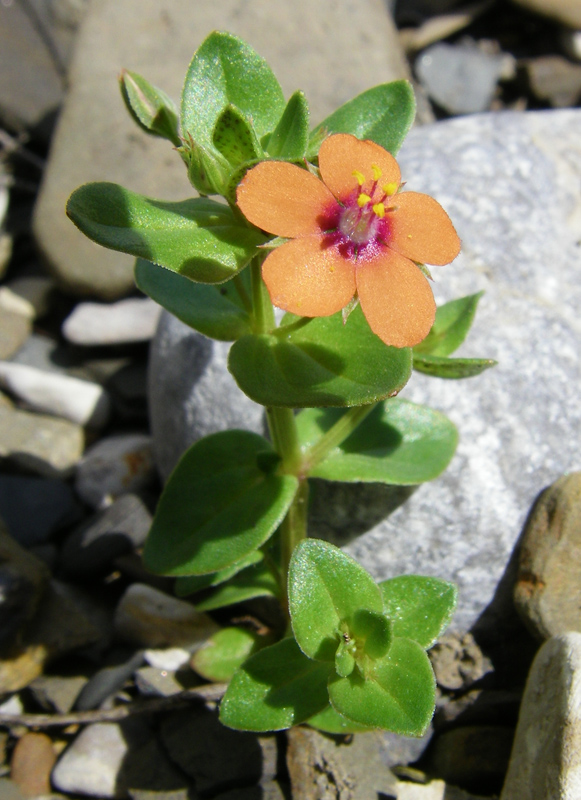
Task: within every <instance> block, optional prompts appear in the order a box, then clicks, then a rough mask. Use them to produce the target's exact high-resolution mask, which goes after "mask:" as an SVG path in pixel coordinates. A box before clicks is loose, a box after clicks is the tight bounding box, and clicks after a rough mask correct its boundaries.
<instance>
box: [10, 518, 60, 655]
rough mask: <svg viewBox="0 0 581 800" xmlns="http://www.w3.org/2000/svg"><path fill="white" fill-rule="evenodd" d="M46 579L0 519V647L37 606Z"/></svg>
mask: <svg viewBox="0 0 581 800" xmlns="http://www.w3.org/2000/svg"><path fill="white" fill-rule="evenodd" d="M48 579H49V571H48V569H47V568H46V567H45V565H44V564H43V563H42V562H41V561H39V560H38V559H37V558H35V557H34V556H33V555H31V554H30V553H28V552H27V551H26V550H25V549H24V548H23V547H20V545H19V544H18V542H16V541H15V540H14V539H13V538H12V537H11V536H9V535H8V532H7V531H6V529H5V528H4V525H3V524H2V521H1V520H0V644H1V645H2V646H5V645H6V643H7V642H9V641H10V640H11V639H12V638H13V637H14V636H15V634H16V633H17V632H18V631H19V630H20V629H21V628H22V626H23V625H24V624H25V623H26V622H27V621H28V620H30V619H31V618H32V617H33V616H34V614H35V612H36V609H37V607H38V604H39V602H40V599H41V597H42V595H43V592H44V590H45V587H46V584H47V582H48Z"/></svg>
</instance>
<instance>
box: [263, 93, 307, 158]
mask: <svg viewBox="0 0 581 800" xmlns="http://www.w3.org/2000/svg"><path fill="white" fill-rule="evenodd" d="M308 144H309V104H308V103H307V98H306V97H305V95H304V93H303V92H301V91H298V92H295V93H294V94H293V95H292V97H291V98H290V99H289V101H288V103H287V104H286V108H285V110H284V114H283V115H282V117H281V118H280V122H279V123H278V125H277V126H276V128H275V129H274V131H273V133H272V134H271V136H270V137H269V139H268V144H267V146H266V149H267V151H268V153H269V155H271V156H272V157H273V158H284V159H287V160H288V161H301V160H302V159H303V158H304V157H305V156H306V154H307V146H308Z"/></svg>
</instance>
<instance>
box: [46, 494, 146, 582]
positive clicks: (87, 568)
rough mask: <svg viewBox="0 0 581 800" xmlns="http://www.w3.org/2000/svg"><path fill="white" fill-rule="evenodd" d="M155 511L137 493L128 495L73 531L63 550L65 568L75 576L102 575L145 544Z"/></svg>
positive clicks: (62, 558) (69, 573)
mask: <svg viewBox="0 0 581 800" xmlns="http://www.w3.org/2000/svg"><path fill="white" fill-rule="evenodd" d="M150 527H151V514H150V513H149V511H148V510H147V508H146V507H145V505H144V504H143V502H142V501H141V499H140V498H139V497H137V495H134V494H125V495H122V496H121V497H119V498H118V499H117V500H115V501H114V502H113V504H112V505H111V506H109V508H107V509H105V510H104V511H102V512H100V513H99V514H97V516H96V517H93V518H91V519H89V520H88V521H87V522H86V523H85V524H84V525H83V526H82V527H81V528H80V529H78V530H76V531H74V532H73V533H71V534H70V535H69V536H68V537H67V539H66V540H65V542H64V544H63V548H62V550H61V556H60V559H61V562H60V563H61V568H62V570H63V572H64V573H65V574H67V575H70V576H71V577H80V576H83V575H98V574H99V573H101V572H103V571H104V570H106V569H109V568H110V566H111V564H112V562H113V560H114V559H115V558H116V557H117V556H120V555H122V554H124V553H128V552H130V551H131V550H134V549H135V548H138V547H141V546H142V545H143V544H144V542H145V539H146V537H147V534H148V532H149V529H150Z"/></svg>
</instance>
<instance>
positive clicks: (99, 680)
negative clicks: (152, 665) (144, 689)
mask: <svg viewBox="0 0 581 800" xmlns="http://www.w3.org/2000/svg"><path fill="white" fill-rule="evenodd" d="M142 664H143V653H142V652H141V651H138V652H137V653H134V654H133V655H132V656H131V657H130V658H129V659H127V660H126V661H124V662H122V663H121V664H116V665H114V666H109V667H103V668H102V669H100V670H99V671H98V672H96V673H95V674H94V675H93V676H92V677H91V678H90V680H89V681H87V683H86V684H85V686H83V689H82V691H81V692H80V694H79V696H78V697H77V699H76V702H75V705H74V708H75V711H91V710H92V709H94V708H99V706H100V705H101V704H102V703H103V702H104V701H105V700H107V698H109V697H111V696H112V695H114V694H115V693H116V692H118V691H119V689H121V688H122V686H124V684H125V683H126V682H127V681H128V680H129V679H130V678H132V677H133V674H134V673H135V671H136V670H137V669H139V667H140V666H141V665H142Z"/></svg>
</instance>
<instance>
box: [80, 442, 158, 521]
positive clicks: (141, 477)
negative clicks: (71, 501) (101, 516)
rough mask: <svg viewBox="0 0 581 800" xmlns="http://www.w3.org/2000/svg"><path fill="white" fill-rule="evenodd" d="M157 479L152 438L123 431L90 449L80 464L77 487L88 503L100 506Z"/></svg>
mask: <svg viewBox="0 0 581 800" xmlns="http://www.w3.org/2000/svg"><path fill="white" fill-rule="evenodd" d="M154 480H155V468H154V465H153V455H152V447H151V437H150V436H148V435H146V434H141V433H131V434H120V435H118V436H109V437H107V438H105V439H101V441H99V442H97V444H95V445H93V446H92V447H90V448H89V449H88V450H87V451H86V453H85V455H84V456H83V458H82V460H81V461H80V462H79V464H78V466H77V471H76V478H75V489H76V491H77V493H78V495H79V496H80V497H81V498H82V499H83V500H84V501H85V503H87V505H89V506H91V507H92V508H99V509H100V508H106V507H107V506H109V505H111V503H112V502H113V500H114V499H115V498H116V497H119V496H120V495H122V494H127V493H129V492H138V491H140V490H142V489H145V488H147V487H148V486H149V485H150V484H151V483H152V482H153V481H154Z"/></svg>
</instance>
